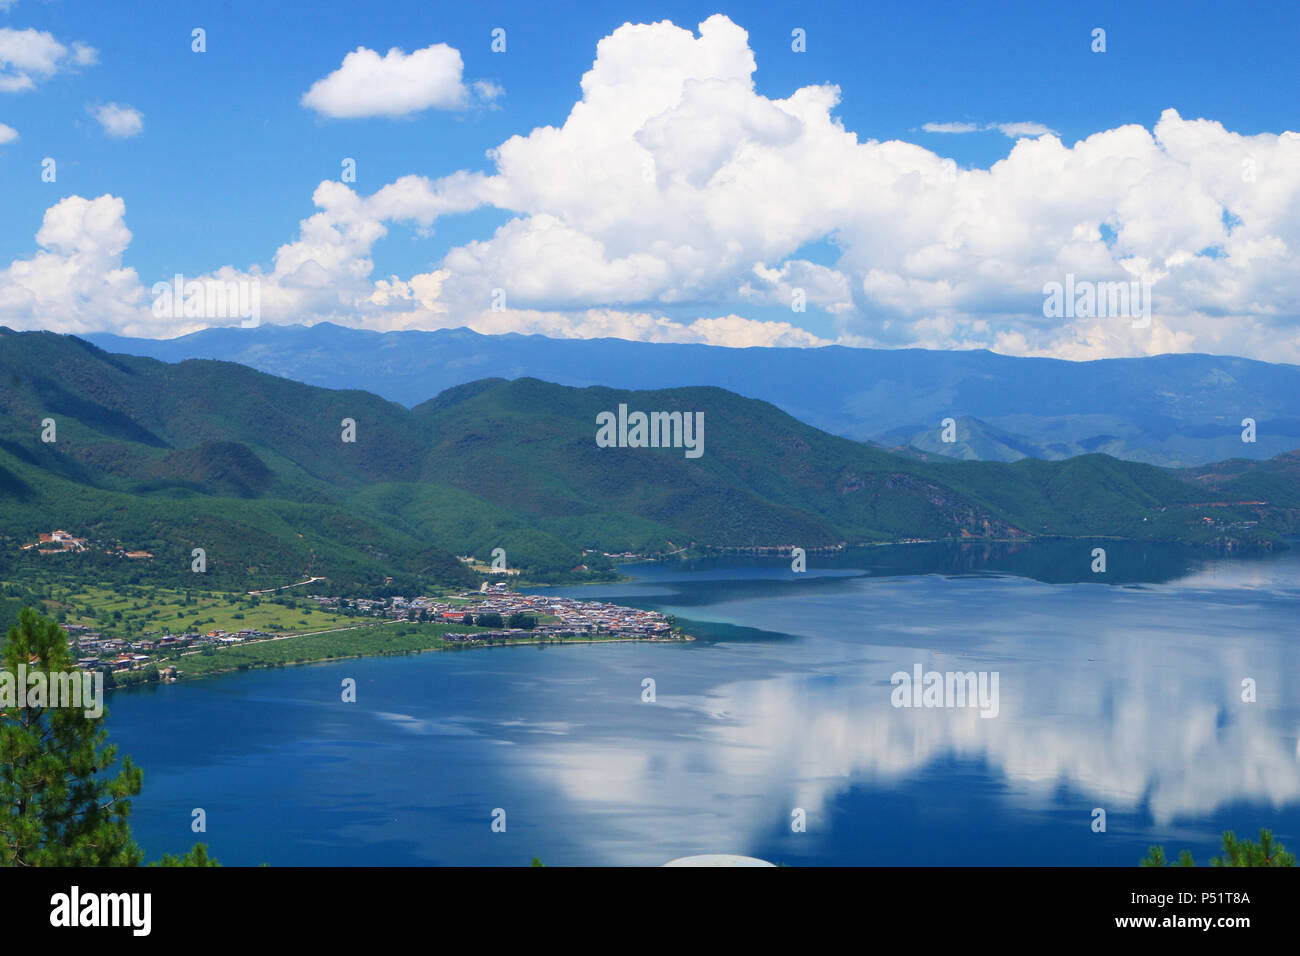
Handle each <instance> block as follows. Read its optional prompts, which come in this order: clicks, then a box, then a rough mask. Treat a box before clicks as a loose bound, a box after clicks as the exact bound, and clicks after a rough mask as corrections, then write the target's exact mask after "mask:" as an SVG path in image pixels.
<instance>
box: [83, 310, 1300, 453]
mask: <svg viewBox="0 0 1300 956" xmlns="http://www.w3.org/2000/svg"><path fill="white" fill-rule="evenodd" d="M90 338H91V339H92V340H93V341H95V342H97V343H99V344H101V345H104V346H105V347H109V348H112V349H113V350H114V351H120V352H129V353H132V354H139V355H148V356H153V357H155V358H160V359H164V360H166V361H173V362H174V361H180V360H182V359H185V358H214V359H225V360H229V361H235V362H240V363H243V364H245V365H249V366H252V367H254V368H258V369H261V370H263V371H267V372H270V373H272V374H275V375H279V376H284V377H287V378H291V379H295V380H297V381H302V382H308V383H311V384H316V385H326V386H335V387H337V386H347V387H350V388H360V389H365V390H367V391H370V392H374V393H375V394H378V395H382V396H384V397H385V398H388V399H391V400H393V401H398V402H401V403H402V404H404V405H408V406H412V405H415V404H417V403H419V402H421V401H424V400H425V399H427V398H429V397H430V396H431V395H435V394H437V393H438V392H440V391H443V390H444V389H447V388H451V387H453V386H456V385H460V384H463V383H465V382H469V381H474V380H477V379H482V378H488V377H501V378H508V379H515V378H521V377H534V378H539V379H542V380H544V381H548V382H556V383H558V384H562V385H573V386H580V387H585V386H588V385H605V386H608V387H617V388H628V389H647V388H669V387H678V386H694V385H713V386H717V387H720V388H725V389H727V390H728V391H732V392H736V393H737V394H740V395H746V396H749V397H751V398H758V399H762V400H763V401H767V402H771V403H772V404H774V405H776V406H778V407H779V408H782V409H784V410H785V411H787V412H789V413H790V414H791V415H793V416H795V417H796V418H798V419H799V420H800V421H804V422H807V423H808V424H810V425H813V426H815V427H817V428H820V429H822V430H823V431H829V432H831V433H833V434H838V435H844V436H846V437H849V438H855V439H858V440H863V441H865V440H873V441H878V442H881V443H883V444H886V445H901V444H911V445H915V446H917V447H918V448H923V449H925V450H926V451H928V452H931V453H933V454H940V455H947V456H950V457H959V458H965V457H977V458H980V459H983V460H1015V459H1018V458H1021V457H1026V456H1028V457H1038V458H1045V459H1060V458H1067V457H1072V456H1075V455H1080V454H1088V453H1092V452H1101V453H1105V454H1110V455H1113V456H1115V457H1118V458H1125V459H1130V460H1134V461H1145V462H1148V463H1151V464H1161V465H1169V466H1190V465H1196V464H1202V463H1206V462H1213V461H1218V460H1221V459H1224V458H1230V457H1234V456H1245V457H1251V458H1259V459H1264V458H1269V457H1271V456H1273V455H1276V454H1278V453H1280V452H1284V451H1289V450H1291V449H1294V448H1297V447H1300V416H1298V415H1297V413H1296V410H1295V396H1296V395H1298V394H1300V366H1294V365H1272V364H1269V363H1266V362H1256V361H1251V360H1248V359H1240V358H1232V357H1225V356H1212V355H1158V356H1150V357H1144V358H1127V359H1106V360H1102V361H1094V362H1065V361H1059V360H1055V359H1042V358H1015V357H1010V356H1005V355H997V354H994V353H992V352H986V351H982V350H971V351H959V352H938V351H927V350H923V349H898V350H877V349H855V348H842V347H839V346H830V347H827V348H817V349H790V348H749V349H734V348H720V347H714V346H706V345H686V344H670V343H645V342H628V341H624V340H622V339H595V340H569V339H565V340H560V339H548V338H544V337H542V336H537V335H514V334H509V335H494V336H489V335H479V334H477V333H474V332H471V331H469V330H468V329H446V330H440V331H435V332H419V331H405V332H388V333H379V332H369V331H363V330H359V329H345V328H340V327H339V326H335V325H330V324H328V323H325V324H321V325H316V326H312V327H310V328H306V327H303V326H262V327H260V328H256V329H241V328H231V329H208V330H205V331H202V332H196V333H194V334H192V335H187V336H183V337H181V338H177V339H169V340H163V341H152V340H146V339H125V338H119V337H116V336H111V335H95V336H91V337H90ZM949 417H951V418H954V419H957V420H958V421H959V422H963V421H967V420H977V422H978V424H977V425H975V432H974V434H973V435H967V433H966V432H965V431H962V430H961V429H959V435H958V439H959V441H958V442H957V443H954V444H944V443H942V442H940V441H939V440H938V433H939V429H940V422H941V421H942V420H943V419H945V418H949ZM1245 417H1250V418H1253V419H1255V421H1256V423H1257V427H1258V440H1257V441H1256V442H1255V443H1253V444H1246V443H1243V442H1242V441H1241V424H1240V422H1241V420H1242V419H1243V418H1245ZM968 439H969V440H968Z"/></svg>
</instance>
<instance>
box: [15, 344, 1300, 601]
mask: <svg viewBox="0 0 1300 956" xmlns="http://www.w3.org/2000/svg"><path fill="white" fill-rule="evenodd" d="M0 385H2V386H3V387H0V570H2V569H3V566H4V565H5V564H6V563H8V562H11V561H15V560H20V559H21V558H19V557H18V547H19V545H21V544H23V543H26V542H27V541H30V540H33V539H34V538H33V536H34V535H35V534H36V533H37V532H41V531H48V530H51V528H52V527H59V528H66V529H67V530H69V531H72V532H73V533H74V534H77V535H81V536H86V537H90V538H92V539H98V540H102V541H113V542H120V544H121V545H122V546H125V547H127V548H131V549H144V550H148V551H150V552H152V553H153V554H154V555H155V560H154V562H153V563H151V564H149V565H147V566H146V565H141V566H140V567H141V571H140V573H141V574H145V573H157V574H162V573H164V572H166V573H169V574H172V575H174V574H176V573H179V572H181V571H185V570H187V569H188V563H189V555H190V553H191V549H193V548H196V547H201V548H204V549H206V550H207V554H208V561H209V568H210V573H214V574H217V573H219V574H224V575H227V576H228V577H230V578H231V580H235V579H238V580H240V581H243V580H257V581H258V582H259V583H267V582H268V579H270V580H269V583H273V584H282V583H286V581H285V579H286V578H291V579H292V578H296V576H297V575H300V574H304V573H311V574H324V575H326V576H328V577H329V578H330V579H331V580H332V581H335V582H341V581H351V582H359V581H372V582H373V581H375V580H382V579H384V578H385V577H394V576H405V577H406V578H410V579H415V578H417V577H419V576H424V577H433V578H437V579H439V580H443V581H459V582H462V583H463V582H464V580H465V579H466V572H465V571H464V568H463V566H462V565H461V564H460V563H459V562H457V561H456V559H455V557H454V555H455V554H473V555H476V556H478V557H480V558H488V557H490V555H491V552H492V550H493V549H494V548H497V547H503V548H505V549H506V551H507V554H508V556H509V561H510V563H511V565H512V566H517V567H523V568H525V569H533V570H536V571H538V572H542V573H556V572H563V571H567V570H569V569H571V568H573V567H574V566H575V565H577V564H579V563H580V562H582V563H599V561H600V555H601V553H602V552H624V551H634V552H638V553H668V552H671V551H676V550H680V549H682V548H686V547H693V548H696V549H708V548H751V547H774V546H779V547H790V546H793V545H798V546H802V547H805V548H828V547H840V546H845V545H850V546H851V545H857V544H868V543H873V542H885V541H894V540H904V539H909V540H915V539H927V540H937V539H981V538H983V539H990V538H999V539H1026V538H1030V537H1037V536H1064V537H1093V536H1112V537H1123V538H1134V539H1148V540H1163V541H1187V542H1191V543H1197V544H1207V545H1217V546H1220V547H1234V548H1235V547H1283V546H1284V543H1283V541H1282V539H1281V537H1280V535H1282V534H1286V533H1291V532H1294V531H1295V530H1296V528H1297V527H1298V526H1300V456H1279V457H1278V458H1275V459H1273V460H1270V461H1267V462H1254V461H1246V460H1241V461H1236V462H1224V463H1219V464H1217V465H1215V466H1213V467H1212V468H1203V469H1192V470H1190V471H1187V472H1174V471H1170V470H1167V469H1162V468H1158V467H1155V466H1151V465H1146V464H1140V463H1134V462H1124V461H1120V460H1118V459H1115V458H1111V457H1108V456H1105V455H1100V454H1091V455H1084V456H1080V457H1077V458H1072V459H1069V460H1065V461H1051V462H1047V461H1038V460H1022V461H1019V462H1015V463H1001V462H973V461H954V460H952V459H948V458H943V457H933V456H926V455H924V454H923V453H915V454H913V455H909V456H900V455H896V454H892V453H890V452H888V451H885V450H883V449H881V448H879V447H877V446H872V445H868V444H863V443H860V442H856V441H853V440H850V439H847V438H843V437H840V436H836V435H831V434H828V433H826V432H823V431H820V430H818V429H816V428H813V427H811V426H809V425H807V424H805V423H803V422H801V421H799V420H797V419H796V418H794V417H792V416H790V415H789V414H787V413H786V412H784V411H782V410H780V409H778V408H776V407H775V406H773V405H771V404H769V403H767V402H763V401H760V400H757V399H752V398H746V397H743V396H740V395H737V394H735V393H732V392H729V391H727V390H724V389H721V388H717V387H713V386H692V387H680V388H668V389H657V390H648V391H628V390H624V389H612V388H607V387H603V386H591V387H587V388H572V387H566V386H561V385H555V384H552V383H548V382H544V381H541V380H539V379H535V378H520V379H516V380H514V381H508V380H505V379H500V378H493V379H483V380H477V381H473V382H469V383H466V384H464V385H459V386H455V387H453V388H451V389H448V390H446V391H444V392H442V393H440V394H438V395H437V396H435V397H433V398H431V399H429V400H428V401H425V402H422V403H420V404H419V405H416V406H415V407H414V408H406V407H404V406H402V405H399V404H397V403H394V402H390V401H387V400H385V399H382V398H379V397H377V396H375V395H372V394H370V393H368V392H364V391H359V390H336V389H324V388H318V387H315V386H310V385H305V384H302V383H298V382H293V381H290V380H287V379H283V378H276V377H274V376H271V375H268V374H266V373H262V372H258V371H256V370H253V369H250V368H247V367H245V366H242V365H238V364H234V363H229V362H219V361H212V360H187V361H184V362H180V363H176V364H166V363H163V362H159V361H156V360H153V359H147V358H139V357H132V356H125V355H112V354H109V353H107V352H104V351H102V350H101V349H99V348H97V347H95V346H93V345H91V344H89V343H87V342H84V341H82V340H80V339H77V338H74V337H70V336H60V335H55V334H52V333H41V332H28V333H15V332H12V331H8V330H0ZM620 405H626V406H627V407H628V408H630V409H634V410H645V411H658V412H667V413H674V412H681V413H682V414H683V416H684V415H685V414H688V413H689V414H698V415H703V421H704V423H705V426H706V427H705V430H704V433H703V434H704V436H705V438H704V446H703V454H702V455H701V456H700V457H698V458H691V457H688V456H687V455H685V454H684V453H683V450H682V448H680V447H673V448H653V447H601V446H600V445H599V444H598V443H597V441H596V434H597V423H598V417H599V416H600V415H601V414H602V413H605V412H610V413H613V412H615V411H616V410H617V409H618V408H619V406H620ZM47 423H49V425H50V427H56V429H57V437H56V438H55V440H53V441H44V440H42V433H43V431H44V430H45V429H46V427H47ZM348 423H351V425H354V426H355V437H356V440H355V441H354V442H349V441H346V440H344V435H345V433H346V431H347V429H348V428H349V427H350V425H349V424H348ZM51 437H55V436H53V435H52V436H51ZM631 444H634V443H629V445H631ZM1202 503H1203V504H1204V507H1202ZM589 552H594V555H593V556H592V557H591V558H590V559H588V558H586V557H585V555H586V554H587V553H589ZM101 553H102V552H101ZM27 559H28V560H38V561H45V560H64V559H63V558H57V559H56V558H42V557H29V558H27ZM168 569H170V570H168Z"/></svg>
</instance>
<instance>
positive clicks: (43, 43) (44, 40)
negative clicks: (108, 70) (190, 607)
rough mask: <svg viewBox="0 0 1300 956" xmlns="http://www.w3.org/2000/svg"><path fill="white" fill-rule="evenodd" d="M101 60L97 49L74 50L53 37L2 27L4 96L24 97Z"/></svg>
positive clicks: (0, 66)
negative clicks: (39, 85) (39, 86)
mask: <svg viewBox="0 0 1300 956" xmlns="http://www.w3.org/2000/svg"><path fill="white" fill-rule="evenodd" d="M97 59H98V55H97V53H96V51H95V49H94V48H93V47H89V46H86V45H85V44H83V43H74V44H72V46H71V48H69V47H67V46H65V45H64V44H62V43H60V42H59V41H58V40H56V39H55V38H54V36H53V35H52V34H50V33H45V32H43V31H40V30H33V29H30V28H29V29H26V30H14V29H12V28H10V27H0V93H21V92H25V91H27V90H31V89H35V87H36V84H37V83H39V82H42V81H44V80H47V79H49V78H50V77H52V76H55V75H56V74H58V73H63V72H67V71H69V70H72V69H75V68H76V67H78V66H91V65H93V64H94V63H95V62H96V61H97Z"/></svg>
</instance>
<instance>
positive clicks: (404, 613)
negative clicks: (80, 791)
mask: <svg viewBox="0 0 1300 956" xmlns="http://www.w3.org/2000/svg"><path fill="white" fill-rule="evenodd" d="M477 596H478V597H479V598H480V600H476V601H474V602H473V603H466V604H452V603H451V602H449V601H446V600H438V599H436V598H431V597H416V598H411V599H409V600H408V599H407V598H405V597H393V598H389V599H387V600H369V599H366V598H358V599H356V600H353V601H348V600H346V599H340V598H337V597H321V596H318V595H309V596H308V597H307V600H309V601H314V602H315V603H317V604H318V605H320V606H321V607H322V608H323V609H326V608H328V609H331V610H334V611H344V610H352V611H354V612H355V613H357V614H359V615H363V616H367V617H378V618H385V619H389V620H409V619H411V617H412V616H413V615H414V617H415V618H416V619H417V620H426V621H435V622H439V623H446V624H460V623H461V622H462V620H463V619H464V616H465V612H466V611H467V610H468V611H470V612H471V613H472V614H474V615H476V616H477V615H479V614H492V613H495V614H500V615H501V619H502V620H503V621H506V620H509V618H510V616H511V615H512V614H516V613H523V614H527V615H529V616H530V617H532V618H534V620H537V624H536V626H534V627H533V628H532V629H531V630H525V629H520V628H513V629H512V628H499V629H492V630H475V631H473V632H469V633H457V632H448V633H447V634H445V635H444V639H445V640H447V641H451V642H453V643H459V642H467V641H485V640H498V639H502V638H519V637H529V636H531V637H537V638H543V637H561V636H563V637H589V636H593V635H596V634H605V635H613V636H626V637H629V638H638V639H643V640H644V639H653V638H665V637H669V636H670V635H671V633H672V629H673V620H672V618H670V617H669V616H667V615H665V614H661V613H659V612H657V611H644V610H641V609H639V608H632V607H623V606H621V605H618V604H605V603H602V602H598V601H578V600H575V599H573V598H566V597H550V596H541V595H533V594H520V593H518V592H517V591H512V590H510V588H509V587H507V586H506V585H504V584H484V585H483V588H482V590H481V591H479V592H478V595H477ZM457 597H458V598H461V599H465V598H468V597H470V595H469V594H468V593H466V594H461V595H457ZM542 617H554V618H555V620H554V621H546V622H543V621H541V620H540V618H542ZM63 629H64V630H65V631H66V632H67V634H68V641H69V643H70V644H72V645H73V646H75V647H76V648H77V651H78V656H77V666H78V667H80V668H82V669H84V670H98V669H101V668H104V667H108V668H109V669H110V670H111V671H112V672H113V673H115V674H116V673H124V672H127V671H133V670H138V669H140V668H142V667H146V666H148V665H149V664H151V663H153V662H155V661H156V660H157V658H158V655H160V654H163V653H174V652H176V651H177V650H186V651H190V650H202V649H203V648H204V647H227V646H230V645H232V644H242V643H244V642H246V641H264V640H269V639H271V638H275V637H287V636H290V633H291V632H276V633H270V632H267V631H261V630H258V629H256V628H244V629H242V630H238V631H223V630H213V631H207V632H206V633H201V632H186V633H183V634H160V633H158V632H150V633H147V634H145V635H143V636H142V637H139V638H135V639H132V640H126V639H124V638H119V637H106V636H104V635H103V634H101V633H100V632H99V631H97V630H94V629H92V628H91V627H90V626H89V625H85V624H65V625H63ZM175 676H176V668H175V667H168V668H165V669H164V673H163V677H164V679H173V678H174V677H175Z"/></svg>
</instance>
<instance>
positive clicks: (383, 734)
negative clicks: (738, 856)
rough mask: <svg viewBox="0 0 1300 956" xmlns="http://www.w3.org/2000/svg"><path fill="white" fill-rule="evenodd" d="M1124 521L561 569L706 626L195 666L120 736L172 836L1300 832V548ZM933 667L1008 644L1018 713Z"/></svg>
mask: <svg viewBox="0 0 1300 956" xmlns="http://www.w3.org/2000/svg"><path fill="white" fill-rule="evenodd" d="M1103 545H1104V546H1106V547H1107V549H1108V572H1107V574H1106V575H1094V574H1092V573H1090V572H1089V570H1088V564H1089V561H1090V557H1089V552H1090V548H1091V547H1092V545H1090V544H1088V545H1085V544H1080V543H1069V544H1062V543H1056V544H1035V545H1030V546H1022V547H1016V548H996V547H993V548H991V547H966V548H957V547H938V546H933V547H927V546H916V547H910V548H901V547H900V548H886V549H872V550H870V551H864V552H858V553H855V554H850V555H842V556H839V557H837V558H835V559H833V560H832V559H819V558H818V557H817V556H815V555H810V556H809V560H808V563H809V568H808V571H807V573H805V574H793V573H792V572H791V570H790V566H789V561H788V559H783V560H778V559H766V560H763V559H750V560H732V561H726V562H712V563H703V564H698V565H693V566H688V567H683V566H659V565H645V566H638V567H636V568H632V569H630V570H629V573H632V574H635V575H636V580H635V581H634V582H630V583H624V584H615V585H607V586H600V587H589V588H581V589H578V588H571V589H558V590H559V592H560V593H565V594H571V595H575V596H591V597H599V598H600V599H602V600H613V601H618V602H620V603H626V604H633V605H636V606H640V607H649V608H655V609H659V610H663V611H666V612H669V613H672V614H675V615H677V617H678V620H679V622H680V623H682V624H683V626H684V627H685V628H686V630H687V631H688V632H689V633H692V634H694V635H696V636H697V637H698V638H699V639H698V640H696V641H695V642H692V643H689V644H671V645H668V644H661V645H648V644H610V645H603V646H601V645H598V646H582V645H578V646H566V647H560V646H550V647H545V648H536V647H518V648H489V649H480V650H471V651H459V652H437V653H428V654H422V655H412V656H405V657H393V658H379V659H364V660H350V661H344V662H339V663H329V664H316V665H310V666H304V667H291V668H284V669H277V670H269V671H261V672H253V673H244V674H238V675H230V676H226V677H218V678H212V679H207V680H202V681H193V682H189V683H186V682H184V681H182V682H180V683H177V684H174V685H169V686H156V687H152V688H143V689H139V690H131V691H123V692H115V693H113V694H112V695H111V696H110V700H109V706H110V711H111V712H110V716H109V718H108V727H109V733H110V738H111V740H112V741H113V742H115V743H117V744H118V745H119V748H120V752H121V753H129V754H131V755H132V757H133V758H134V759H135V761H136V762H137V764H139V765H140V766H141V767H143V769H144V782H145V787H144V793H143V794H142V795H141V796H140V797H139V798H138V799H137V800H136V801H135V805H134V811H133V813H132V821H133V826H134V829H135V832H136V835H137V838H138V839H139V841H140V842H141V844H142V845H143V846H144V848H145V850H146V853H147V855H148V857H149V858H151V859H152V858H156V857H157V856H159V855H161V854H162V853H164V852H179V851H182V850H184V849H186V848H188V847H189V846H190V845H191V844H192V843H194V842H195V841H196V840H202V841H204V842H206V843H208V844H209V846H210V848H211V850H212V853H213V854H214V855H215V856H216V857H217V858H218V859H220V860H221V861H222V862H224V863H227V864H256V863H261V862H267V863H270V864H272V865H289V864H304V865H374V864H396V865H436V864H526V863H527V862H528V861H529V860H531V859H532V858H533V857H534V856H539V857H541V858H542V859H543V860H544V861H545V862H546V863H548V864H560V865H563V864H660V863H663V862H665V861H667V860H669V859H672V858H674V857H678V856H684V855H690V854H695V853H724V852H730V853H743V854H751V855H756V856H761V857H764V858H766V859H770V860H773V861H776V862H783V863H788V864H791V865H809V864H865V865H916V864H937V865H944V864H992V865H1053V864H1056V865H1060V864H1065V865H1099V864H1105V865H1120V866H1130V865H1136V864H1137V862H1138V861H1139V859H1140V858H1141V857H1142V856H1143V855H1144V854H1145V852H1146V848H1147V846H1148V845H1150V844H1152V843H1162V844H1164V845H1165V847H1166V849H1167V850H1169V851H1170V855H1171V856H1176V855H1177V852H1178V851H1179V850H1181V849H1182V848H1184V847H1186V848H1189V849H1191V850H1192V851H1193V853H1194V854H1195V856H1196V857H1197V859H1198V862H1200V863H1202V864H1204V863H1205V862H1206V861H1207V859H1208V857H1209V856H1210V855H1211V854H1213V853H1215V852H1217V851H1218V849H1219V834H1220V832H1221V831H1222V830H1224V829H1234V830H1235V831H1236V832H1237V833H1238V834H1239V835H1242V834H1249V835H1252V836H1253V835H1254V834H1255V833H1257V831H1258V829H1259V828H1260V827H1261V826H1268V827H1270V828H1272V829H1273V830H1274V832H1275V834H1276V835H1277V837H1278V838H1279V839H1281V840H1282V842H1284V843H1285V844H1287V846H1288V848H1290V849H1292V850H1300V639H1298V638H1297V633H1298V631H1300V627H1298V626H1297V622H1300V550H1293V551H1290V552H1286V553H1283V554H1280V555H1276V556H1268V557H1263V558H1250V559H1211V558H1206V557H1198V556H1196V555H1189V554H1184V553H1180V552H1178V551H1177V550H1176V549H1170V548H1153V547H1149V546H1148V547H1142V546H1137V545H1123V546H1121V545H1119V544H1117V543H1115V542H1110V543H1103ZM1103 582H1110V583H1103ZM1115 582H1119V583H1115ZM917 664H920V665H921V666H922V668H923V670H924V671H938V672H949V671H953V672H969V671H974V672H985V673H989V674H991V673H993V672H996V674H997V675H998V701H997V703H998V712H997V715H996V716H995V717H988V718H985V717H981V716H980V713H979V710H978V709H976V708H972V707H947V708H925V707H921V708H904V707H895V706H893V704H892V703H891V694H892V692H893V690H894V688H893V687H892V686H891V683H890V678H891V675H893V674H894V673H895V672H898V671H905V672H909V673H911V672H912V671H913V668H914V666H915V665H917ZM346 677H352V678H355V679H356V682H357V689H358V696H357V701H356V702H355V703H344V702H342V700H341V693H340V685H341V682H342V680H343V679H344V678H346ZM645 678H651V679H653V680H654V682H655V701H654V702H653V703H649V702H645V701H643V700H642V682H643V680H644V679H645ZM1247 679H1251V680H1253V681H1255V700H1254V701H1253V702H1246V701H1243V700H1242V694H1243V690H1242V682H1243V681H1244V680H1247ZM196 807H201V808H203V809H204V810H205V811H206V814H207V832H206V833H202V834H196V833H192V832H191V829H190V821H191V811H192V810H193V809H194V808H196ZM497 808H501V809H503V810H504V811H505V821H506V829H505V832H504V833H496V832H493V830H492V827H491V823H492V813H493V811H494V810H495V809H497ZM1097 808H1101V809H1104V810H1105V811H1106V831H1105V832H1104V833H1100V832H1094V830H1093V820H1094V810H1095V809H1097ZM796 809H799V810H802V811H803V814H804V816H805V817H806V831H805V832H794V831H793V830H792V827H791V822H792V819H793V817H792V814H793V813H794V811H795V810H796Z"/></svg>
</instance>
